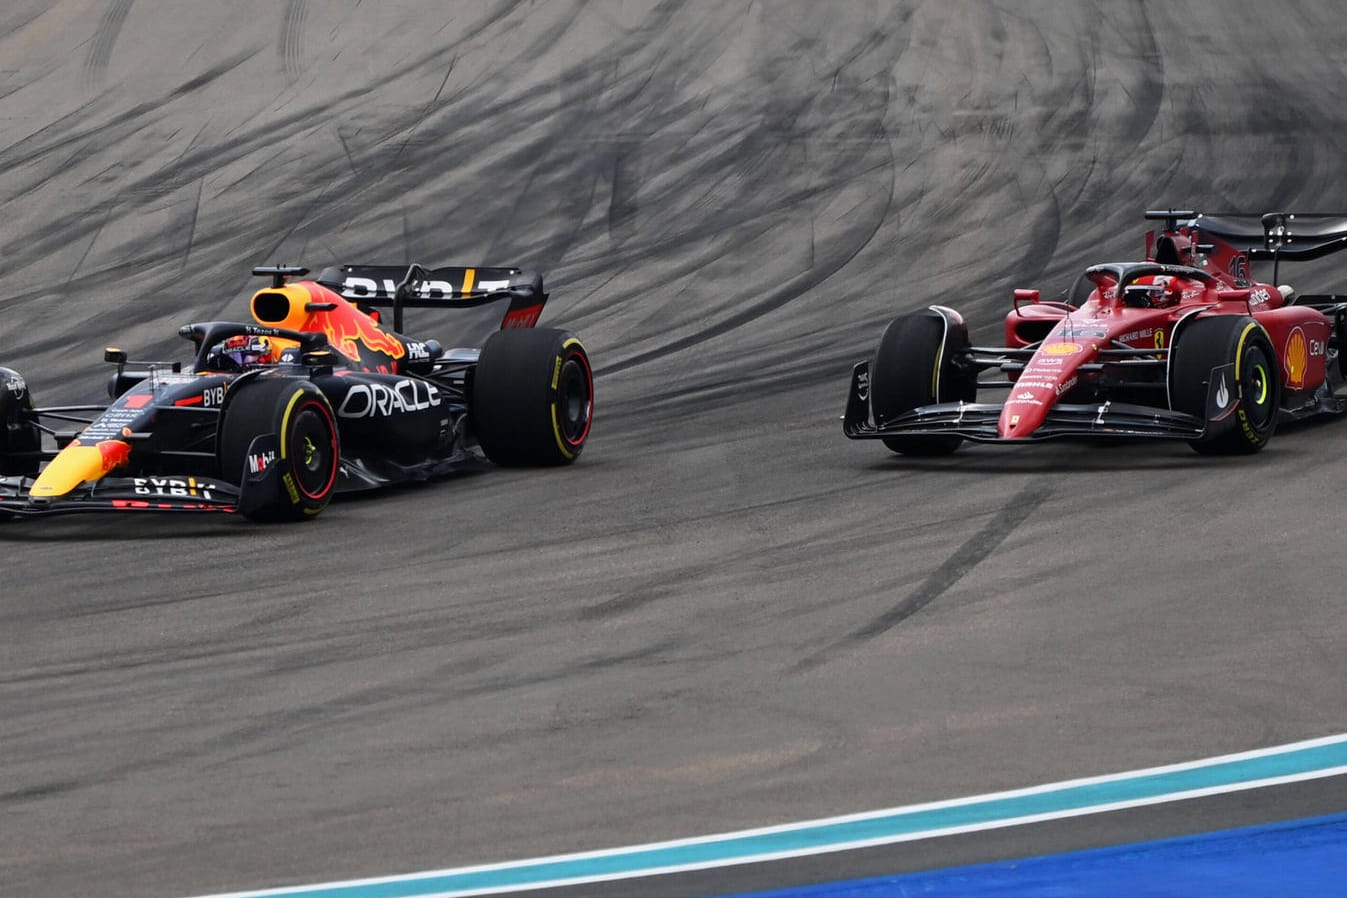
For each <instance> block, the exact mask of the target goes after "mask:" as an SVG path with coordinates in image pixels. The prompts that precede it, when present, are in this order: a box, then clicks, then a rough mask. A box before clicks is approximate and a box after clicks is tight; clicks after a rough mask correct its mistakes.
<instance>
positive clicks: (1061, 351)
mask: <svg viewBox="0 0 1347 898" xmlns="http://www.w3.org/2000/svg"><path fill="white" fill-rule="evenodd" d="M1084 348H1085V347H1084V346H1081V345H1080V344H1079V343H1049V344H1047V345H1046V346H1044V347H1043V348H1042V349H1040V350H1039V352H1040V353H1043V354H1045V355H1075V354H1076V353H1078V352H1080V351H1081V350H1083V349H1084Z"/></svg>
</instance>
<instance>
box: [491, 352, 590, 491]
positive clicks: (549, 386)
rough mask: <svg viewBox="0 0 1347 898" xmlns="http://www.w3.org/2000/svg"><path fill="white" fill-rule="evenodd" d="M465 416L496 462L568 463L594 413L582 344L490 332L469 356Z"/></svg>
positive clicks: (585, 437)
mask: <svg viewBox="0 0 1347 898" xmlns="http://www.w3.org/2000/svg"><path fill="white" fill-rule="evenodd" d="M470 411H471V417H472V426H473V430H474V431H475V432H476V434H477V442H478V444H479V445H480V446H481V447H482V451H483V452H484V453H486V457H487V458H489V459H491V460H492V461H493V462H495V463H496V464H498V465H514V466H521V465H567V464H570V463H571V462H573V461H575V460H576V458H578V457H579V455H580V452H581V451H582V450H583V449H584V448H585V443H586V441H587V440H588V439H589V429H590V425H591V423H592V420H593V413H594V375H593V372H592V371H591V369H590V365H589V356H588V355H587V354H586V353H585V347H584V346H583V345H582V344H581V342H580V339H579V338H578V337H576V336H575V335H574V334H571V333H568V332H566V331H562V330H555V329H550V328H519V329H510V330H503V331H497V332H495V333H494V334H492V335H491V336H490V338H488V339H487V341H486V344H485V345H483V347H482V352H481V354H480V355H479V356H478V359H477V368H476V370H475V371H474V372H473V381H472V407H471V410H470Z"/></svg>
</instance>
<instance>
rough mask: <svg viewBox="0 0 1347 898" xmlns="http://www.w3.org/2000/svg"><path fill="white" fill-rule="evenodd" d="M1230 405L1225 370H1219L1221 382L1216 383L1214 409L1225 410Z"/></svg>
mask: <svg viewBox="0 0 1347 898" xmlns="http://www.w3.org/2000/svg"><path fill="white" fill-rule="evenodd" d="M1228 405H1230V390H1229V389H1228V388H1227V387H1226V385H1225V372H1224V371H1222V372H1221V382H1220V383H1219V384H1217V385H1216V410H1217V411H1225V409H1226V406H1228Z"/></svg>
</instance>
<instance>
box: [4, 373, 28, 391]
mask: <svg viewBox="0 0 1347 898" xmlns="http://www.w3.org/2000/svg"><path fill="white" fill-rule="evenodd" d="M5 389H6V390H8V391H9V392H11V393H13V394H15V395H18V394H20V393H22V392H23V391H24V390H26V389H28V384H27V383H25V382H24V379H23V378H22V377H20V376H19V375H17V374H11V375H10V376H9V377H6V378H5Z"/></svg>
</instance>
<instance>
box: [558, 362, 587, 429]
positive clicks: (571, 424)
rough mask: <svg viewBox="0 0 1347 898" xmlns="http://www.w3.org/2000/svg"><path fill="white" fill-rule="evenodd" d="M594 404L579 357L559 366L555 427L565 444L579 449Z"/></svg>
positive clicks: (585, 372)
mask: <svg viewBox="0 0 1347 898" xmlns="http://www.w3.org/2000/svg"><path fill="white" fill-rule="evenodd" d="M593 404H594V388H593V384H592V383H591V382H590V377H589V369H588V367H587V366H586V365H584V364H583V362H582V361H581V360H580V359H579V357H577V356H574V355H572V356H571V357H570V358H568V359H567V360H566V362H565V364H563V365H562V366H561V374H560V376H559V377H558V378H557V398H556V407H557V413H558V415H557V427H558V430H559V432H560V434H561V438H562V439H563V440H565V441H566V443H567V444H569V445H571V446H579V445H580V444H581V443H583V442H584V441H585V438H586V437H587V436H588V435H589V422H590V414H591V412H592V409H593Z"/></svg>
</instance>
